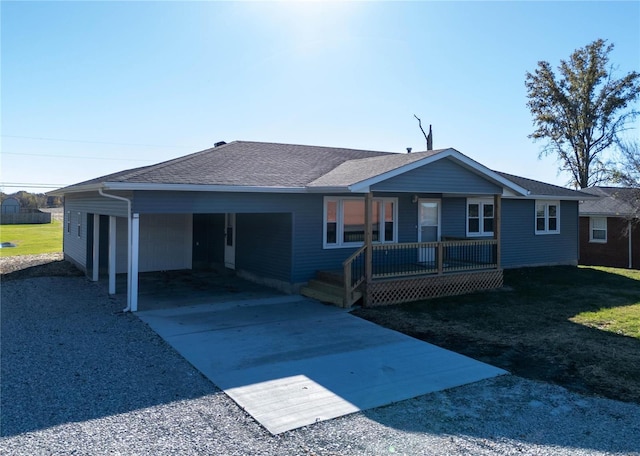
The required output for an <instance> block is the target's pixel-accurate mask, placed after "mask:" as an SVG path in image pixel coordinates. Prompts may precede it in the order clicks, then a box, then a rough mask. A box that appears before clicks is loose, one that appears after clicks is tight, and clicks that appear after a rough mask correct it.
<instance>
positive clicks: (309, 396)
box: [137, 296, 506, 434]
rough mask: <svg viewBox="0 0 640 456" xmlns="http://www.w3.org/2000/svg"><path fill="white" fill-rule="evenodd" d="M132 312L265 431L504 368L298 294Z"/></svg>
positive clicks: (472, 379)
mask: <svg viewBox="0 0 640 456" xmlns="http://www.w3.org/2000/svg"><path fill="white" fill-rule="evenodd" d="M137 315H138V316H139V318H140V319H142V320H143V321H144V322H146V323H147V324H148V325H149V326H150V327H151V328H152V329H153V330H155V331H156V332H157V333H158V334H159V335H160V336H161V337H162V338H163V339H164V340H166V341H167V342H168V343H169V344H170V345H171V346H172V347H174V348H175V349H176V350H177V351H178V352H179V353H180V354H181V355H182V356H183V357H184V358H186V359H187V360H188V361H189V362H190V363H191V364H193V365H194V366H195V367H196V368H197V369H199V370H200V372H202V373H203V374H204V375H205V376H206V377H208V378H209V379H210V380H211V381H212V382H213V383H215V384H216V385H217V386H218V387H219V388H221V389H222V390H224V392H225V393H226V394H227V395H229V396H230V397H231V398H232V399H233V400H234V401H235V402H236V403H237V404H238V405H240V406H241V407H242V408H243V409H245V410H246V411H247V412H248V413H249V414H250V415H251V416H253V417H254V418H255V419H256V420H257V421H258V422H260V423H261V424H262V425H263V426H264V427H265V428H266V429H268V430H269V431H270V432H271V433H272V434H278V433H281V432H285V431H288V430H291V429H296V428H299V427H302V426H306V425H309V424H312V423H315V422H318V421H324V420H328V419H331V418H335V417H338V416H342V415H346V414H349V413H353V412H357V411H361V410H366V409H370V408H374V407H379V406H382V405H387V404H390V403H393V402H397V401H401V400H404V399H409V398H412V397H417V396H420V395H423V394H427V393H430V392H433V391H438V390H443V389H447V388H451V387H455V386H460V385H464V384H467V383H472V382H476V381H479V380H482V379H486V378H490V377H494V376H497V375H502V374H505V373H506V372H505V371H503V370H501V369H498V368H496V367H493V366H490V365H487V364H484V363H481V362H479V361H476V360H473V359H470V358H467V357H465V356H462V355H459V354H457V353H453V352H451V351H448V350H444V349H442V348H439V347H436V346H434V345H431V344H428V343H426V342H422V341H419V340H417V339H414V338H411V337H408V336H406V335H404V334H401V333H398V332H396V331H392V330H389V329H386V328H382V327H380V326H378V325H375V324H373V323H370V322H368V321H365V320H362V319H360V318H358V317H355V316H353V315H351V314H349V313H348V312H346V311H345V310H343V309H339V308H337V307H333V306H328V305H324V304H321V303H319V302H317V301H314V300H311V299H307V298H303V297H301V296H273V297H268V298H260V299H253V300H242V301H229V302H224V303H220V302H218V303H214V304H200V305H195V306H183V307H178V308H166V309H158V310H149V311H144V312H138V313H137Z"/></svg>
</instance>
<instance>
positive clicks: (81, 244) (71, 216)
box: [62, 202, 88, 272]
mask: <svg viewBox="0 0 640 456" xmlns="http://www.w3.org/2000/svg"><path fill="white" fill-rule="evenodd" d="M81 209H82V208H81V206H79V205H75V204H73V203H72V204H68V203H66V202H65V212H64V228H63V230H64V231H63V236H62V243H63V249H64V255H65V258H67V259H68V260H70V261H72V262H73V263H74V264H76V265H77V266H78V267H79V268H80V269H81V270H83V271H85V272H86V271H87V266H88V265H87V213H86V212H84V211H82V210H81ZM69 221H70V222H71V223H70V225H68V222H69ZM78 222H80V224H81V226H80V236H78ZM67 227H69V229H68V228H67Z"/></svg>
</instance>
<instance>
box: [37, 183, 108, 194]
mask: <svg viewBox="0 0 640 456" xmlns="http://www.w3.org/2000/svg"><path fill="white" fill-rule="evenodd" d="M99 188H102V184H88V185H78V186H72V187H71V188H67V187H63V188H59V189H57V190H53V191H50V192H47V195H51V196H64V195H67V194H69V193H86V192H97V191H98V189H99Z"/></svg>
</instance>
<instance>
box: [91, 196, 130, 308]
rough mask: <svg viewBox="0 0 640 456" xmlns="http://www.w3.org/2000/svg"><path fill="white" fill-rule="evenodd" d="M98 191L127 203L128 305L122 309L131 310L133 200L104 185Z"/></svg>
mask: <svg viewBox="0 0 640 456" xmlns="http://www.w3.org/2000/svg"><path fill="white" fill-rule="evenodd" d="M98 193H99V194H100V195H101V196H104V197H105V198H113V199H117V200H120V201H124V202H126V203H127V307H125V308H124V309H122V311H123V312H130V311H131V278H132V277H131V273H132V267H131V265H132V260H131V200H130V199H129V198H125V197H124V196H118V195H111V194H109V193H104V192H103V191H102V187H100V188H99V189H98Z"/></svg>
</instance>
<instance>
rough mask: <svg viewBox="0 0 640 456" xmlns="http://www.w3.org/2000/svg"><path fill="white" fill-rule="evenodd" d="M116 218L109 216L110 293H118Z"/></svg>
mask: <svg viewBox="0 0 640 456" xmlns="http://www.w3.org/2000/svg"><path fill="white" fill-rule="evenodd" d="M116 220H117V219H116V218H115V217H114V216H113V215H111V216H109V294H111V295H114V294H116Z"/></svg>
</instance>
